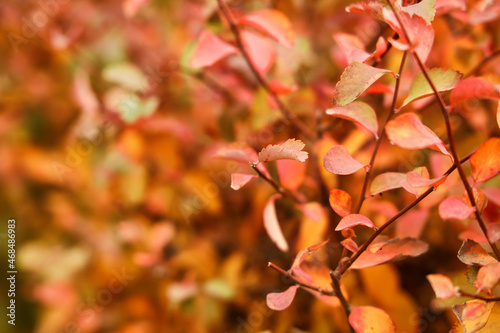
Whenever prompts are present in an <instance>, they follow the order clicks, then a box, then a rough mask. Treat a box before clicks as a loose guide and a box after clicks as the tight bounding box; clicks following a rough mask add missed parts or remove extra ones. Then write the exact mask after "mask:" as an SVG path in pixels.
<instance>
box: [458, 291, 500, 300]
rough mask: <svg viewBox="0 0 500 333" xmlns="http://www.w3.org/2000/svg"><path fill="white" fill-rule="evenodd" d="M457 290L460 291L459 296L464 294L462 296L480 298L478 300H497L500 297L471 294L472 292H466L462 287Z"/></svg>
mask: <svg viewBox="0 0 500 333" xmlns="http://www.w3.org/2000/svg"><path fill="white" fill-rule="evenodd" d="M457 291H458V293H460V296H464V297H472V298H474V299H480V300H482V301H486V302H498V301H500V297H484V296H479V295H473V294H471V293H468V292H466V291H464V290H462V289H458V290H457Z"/></svg>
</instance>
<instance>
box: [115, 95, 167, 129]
mask: <svg viewBox="0 0 500 333" xmlns="http://www.w3.org/2000/svg"><path fill="white" fill-rule="evenodd" d="M159 104H160V101H159V100H158V98H157V97H154V96H151V97H147V98H140V97H139V96H137V95H136V94H128V95H125V96H123V97H122V98H119V102H118V103H117V104H116V105H117V109H118V113H119V114H120V118H121V119H122V120H123V121H124V122H125V123H127V124H132V123H134V122H136V121H137V120H138V119H139V118H143V117H148V116H151V115H152V114H153V113H154V112H155V111H156V109H157V108H158V105H159Z"/></svg>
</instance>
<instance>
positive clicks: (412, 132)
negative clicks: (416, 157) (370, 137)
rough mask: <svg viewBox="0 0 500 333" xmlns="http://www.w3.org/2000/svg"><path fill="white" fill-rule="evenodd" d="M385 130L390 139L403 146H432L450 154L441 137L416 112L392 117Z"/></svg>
mask: <svg viewBox="0 0 500 333" xmlns="http://www.w3.org/2000/svg"><path fill="white" fill-rule="evenodd" d="M385 131H386V133H387V137H388V138H389V140H391V142H393V143H395V144H396V145H398V146H400V147H401V148H405V149H421V148H432V149H436V150H439V151H440V152H442V153H443V154H445V155H448V156H450V153H448V151H447V150H446V148H445V147H444V144H443V142H442V141H441V139H440V138H439V137H438V136H437V135H436V134H435V133H434V132H433V131H431V130H430V129H429V128H428V127H427V126H425V125H424V124H422V121H421V120H420V118H419V117H418V116H417V115H416V114H414V113H405V114H402V115H400V116H399V117H396V118H394V119H392V120H391V121H389V122H388V123H387V125H386V127H385Z"/></svg>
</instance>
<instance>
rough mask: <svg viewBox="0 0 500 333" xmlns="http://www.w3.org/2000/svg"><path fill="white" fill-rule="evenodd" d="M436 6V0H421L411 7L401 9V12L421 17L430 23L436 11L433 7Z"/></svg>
mask: <svg viewBox="0 0 500 333" xmlns="http://www.w3.org/2000/svg"><path fill="white" fill-rule="evenodd" d="M435 5H436V0H422V1H420V2H419V3H416V4H414V5H411V6H407V7H402V8H401V10H402V11H405V12H407V13H408V14H410V15H418V16H420V17H422V18H423V19H424V20H425V21H426V22H427V23H431V22H432V20H434V16H435V15H436V10H435V9H434V6H435Z"/></svg>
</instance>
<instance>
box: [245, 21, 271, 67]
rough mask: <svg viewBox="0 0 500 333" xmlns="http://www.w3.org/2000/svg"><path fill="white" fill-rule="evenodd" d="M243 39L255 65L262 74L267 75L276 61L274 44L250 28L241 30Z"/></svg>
mask: <svg viewBox="0 0 500 333" xmlns="http://www.w3.org/2000/svg"><path fill="white" fill-rule="evenodd" d="M241 39H242V40H243V45H244V46H245V50H246V51H247V52H248V55H249V57H250V61H251V62H252V64H253V66H254V67H255V68H256V69H257V71H258V72H259V73H260V74H261V75H266V73H267V72H268V71H269V69H270V68H271V66H272V65H273V63H274V58H275V53H274V45H273V44H272V43H271V41H270V40H269V39H267V38H265V37H262V36H260V35H257V34H256V33H253V32H251V31H248V30H243V31H241Z"/></svg>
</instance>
